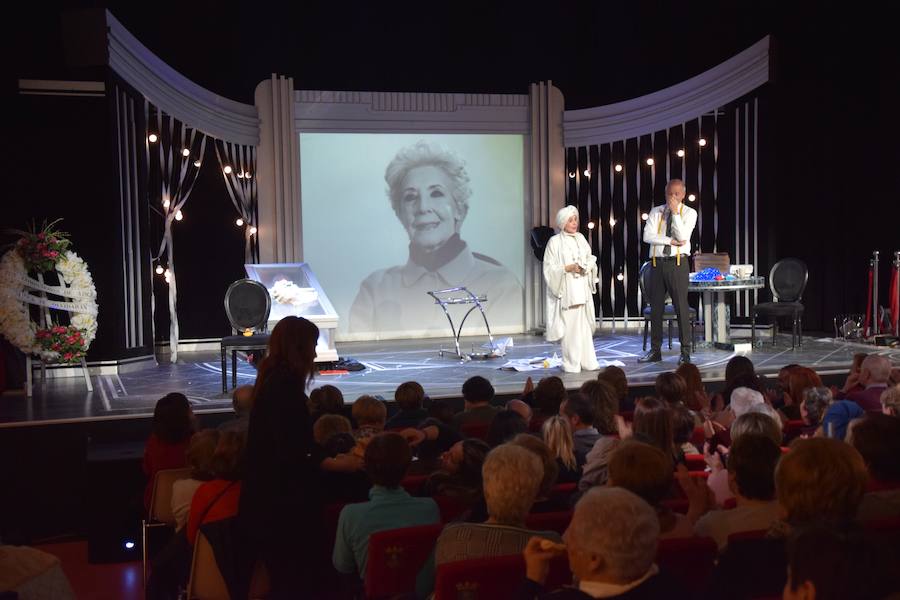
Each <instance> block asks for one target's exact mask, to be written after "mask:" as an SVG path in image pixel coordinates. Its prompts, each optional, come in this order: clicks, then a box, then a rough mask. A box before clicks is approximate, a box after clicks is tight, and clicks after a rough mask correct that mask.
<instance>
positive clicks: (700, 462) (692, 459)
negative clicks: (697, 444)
mask: <svg viewBox="0 0 900 600" xmlns="http://www.w3.org/2000/svg"><path fill="white" fill-rule="evenodd" d="M684 463H685V465H687V468H688V471H705V470H706V459H705V458H703V455H702V454H685V455H684Z"/></svg>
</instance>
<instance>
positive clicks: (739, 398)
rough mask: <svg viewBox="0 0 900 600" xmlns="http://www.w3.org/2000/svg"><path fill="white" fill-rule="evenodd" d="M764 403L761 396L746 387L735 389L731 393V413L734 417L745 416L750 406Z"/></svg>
mask: <svg viewBox="0 0 900 600" xmlns="http://www.w3.org/2000/svg"><path fill="white" fill-rule="evenodd" d="M764 403H765V399H764V398H763V395H762V394H760V393H759V392H757V391H756V390H753V389H750V388H748V387H739V388H735V389H734V390H732V392H731V411H732V412H733V413H734V416H735V417H740V416H741V415H743V414H746V413H747V412H748V411H749V410H750V407H751V406H755V405H757V404H764Z"/></svg>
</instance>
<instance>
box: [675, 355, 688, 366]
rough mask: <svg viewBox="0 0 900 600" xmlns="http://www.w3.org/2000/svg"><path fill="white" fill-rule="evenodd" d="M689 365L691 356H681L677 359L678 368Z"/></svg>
mask: <svg viewBox="0 0 900 600" xmlns="http://www.w3.org/2000/svg"><path fill="white" fill-rule="evenodd" d="M689 364H691V355H690V354H682V355H681V357H679V359H678V366H679V367H680V366H681V365H689Z"/></svg>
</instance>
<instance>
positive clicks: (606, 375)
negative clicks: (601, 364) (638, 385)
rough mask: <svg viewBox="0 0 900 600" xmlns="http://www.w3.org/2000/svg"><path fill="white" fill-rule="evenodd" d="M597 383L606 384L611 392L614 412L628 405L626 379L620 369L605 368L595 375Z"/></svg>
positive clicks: (614, 367)
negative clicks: (614, 403)
mask: <svg viewBox="0 0 900 600" xmlns="http://www.w3.org/2000/svg"><path fill="white" fill-rule="evenodd" d="M597 381H602V382H603V383H605V384H607V385H608V386H609V387H610V388H611V389H612V390H613V395H614V397H615V400H616V411H615V412H619V408H623V409H624V407H625V406H626V405H627V404H628V378H627V377H626V376H625V371H624V370H623V369H622V368H621V367H616V366H612V367H606V368H605V369H603V370H602V371H600V373H598V374H597Z"/></svg>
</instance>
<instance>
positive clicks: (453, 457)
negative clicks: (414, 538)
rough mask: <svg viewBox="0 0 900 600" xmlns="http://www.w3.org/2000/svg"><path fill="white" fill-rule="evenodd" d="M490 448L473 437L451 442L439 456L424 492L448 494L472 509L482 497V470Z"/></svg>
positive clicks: (440, 494)
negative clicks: (439, 462) (436, 465)
mask: <svg viewBox="0 0 900 600" xmlns="http://www.w3.org/2000/svg"><path fill="white" fill-rule="evenodd" d="M489 451H490V447H489V446H488V445H487V444H486V443H485V442H483V441H482V440H479V439H475V438H468V439H465V440H462V441H459V442H456V443H455V444H453V447H451V448H450V449H449V450H447V451H446V452H444V453H443V454H442V455H441V468H440V469H439V470H437V471H435V472H434V473H432V474H431V476H429V478H428V481H427V482H426V483H425V490H424V491H425V493H426V495H429V496H447V497H450V498H453V499H455V500H457V501H459V502H461V503H462V505H463V506H464V507H465V508H467V509H470V508H472V507H473V506H474V505H475V504H477V503H479V502H480V501H482V499H483V496H482V479H481V469H482V467H483V466H484V459H485V457H487V454H488V452H489Z"/></svg>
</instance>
